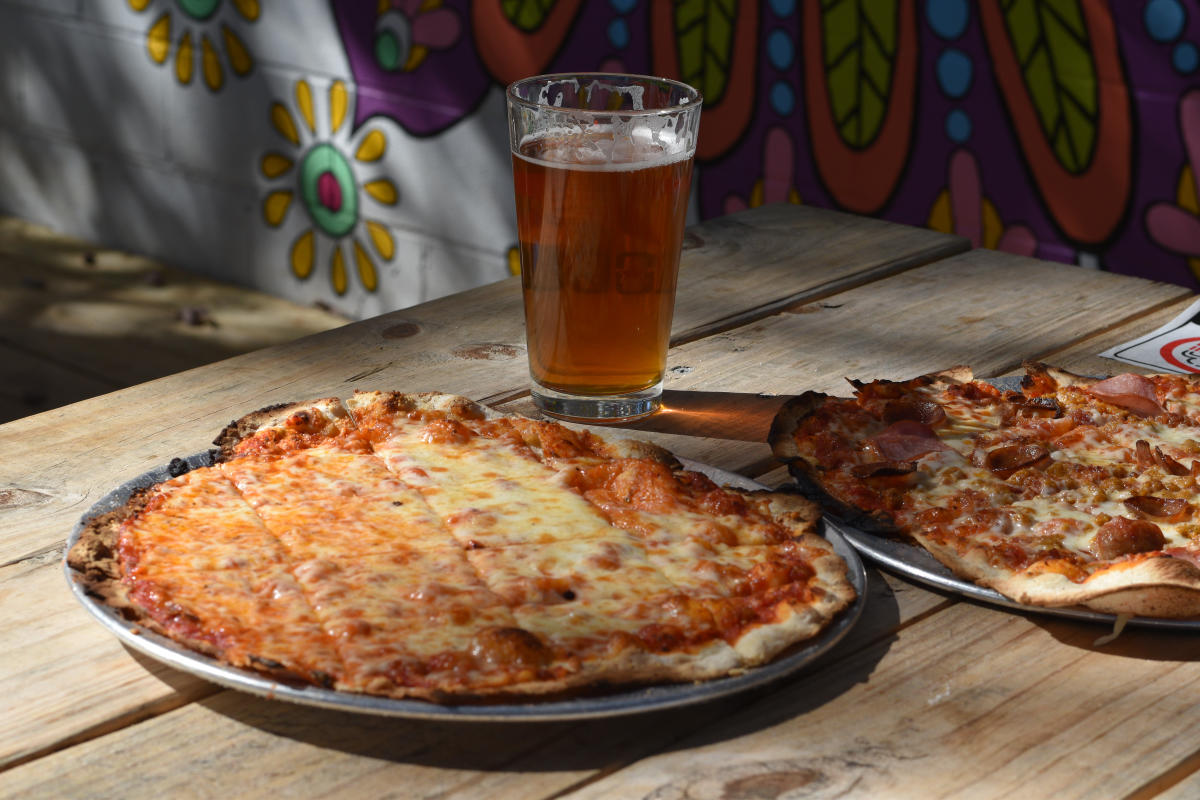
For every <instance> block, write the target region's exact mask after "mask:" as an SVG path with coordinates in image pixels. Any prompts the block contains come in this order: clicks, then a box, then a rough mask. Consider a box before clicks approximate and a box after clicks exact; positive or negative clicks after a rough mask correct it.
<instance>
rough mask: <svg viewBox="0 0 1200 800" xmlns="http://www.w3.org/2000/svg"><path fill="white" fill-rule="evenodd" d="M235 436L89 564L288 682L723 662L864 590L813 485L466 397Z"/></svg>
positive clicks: (305, 407) (652, 678)
mask: <svg viewBox="0 0 1200 800" xmlns="http://www.w3.org/2000/svg"><path fill="white" fill-rule="evenodd" d="M215 444H216V446H217V449H216V451H215V454H214V457H213V463H212V464H211V465H210V466H203V467H199V468H196V469H193V470H190V471H183V470H179V471H180V472H182V474H179V475H177V476H176V477H174V478H172V479H170V480H167V481H165V482H162V483H159V484H156V485H154V486H151V487H148V488H146V489H144V490H141V491H138V492H135V493H134V495H133V496H132V497H131V498H130V500H129V502H127V503H125V504H124V505H123V506H121V507H120V508H118V509H116V510H115V511H112V512H109V513H107V514H103V515H101V516H98V517H96V518H94V519H90V520H88V521H87V522H86V524H85V525H84V526H83V529H82V532H81V534H80V536H79V539H78V541H77V543H76V544H75V545H74V546H73V547H72V549H71V550H70V553H69V555H68V564H69V566H70V567H71V568H72V569H73V570H75V571H76V573H77V574H78V576H79V577H80V579H81V580H82V581H83V582H84V583H85V585H86V586H87V589H88V591H90V592H91V593H92V594H93V595H95V596H96V597H98V598H100V599H102V600H103V602H106V603H108V604H110V605H112V606H115V607H116V608H118V609H120V610H121V612H122V613H123V614H125V615H126V616H127V617H128V618H129V619H131V620H134V621H136V622H138V623H140V624H142V625H144V626H146V627H148V628H150V629H152V630H154V631H156V632H159V633H161V634H164V635H166V636H169V637H170V638H172V639H174V640H175V641H177V642H179V643H181V644H183V645H185V646H187V647H189V648H192V649H194V650H197V651H200V652H203V653H205V654H208V655H211V656H213V657H215V658H218V659H220V660H221V661H223V662H225V663H227V664H229V665H232V666H236V667H242V668H248V669H253V670H258V671H260V672H263V673H266V674H268V675H271V676H274V677H276V678H278V679H280V680H287V681H294V682H297V683H299V684H311V685H316V686H321V687H326V688H331V689H336V690H341V691H346V692H358V693H366V694H373V695H381V696H387V697H405V698H422V699H427V700H433V701H440V702H466V701H471V700H473V699H485V698H494V697H501V696H505V695H507V696H517V697H521V696H527V697H533V696H540V697H548V696H555V695H561V694H563V693H568V694H569V693H572V692H578V691H583V690H588V691H591V690H594V689H595V687H604V686H614V685H630V684H640V683H649V682H662V681H692V680H702V679H709V678H714V677H719V676H724V675H729V674H734V673H737V672H739V671H741V670H743V669H745V668H747V667H751V666H755V665H759V664H763V663H765V662H767V661H769V660H771V659H773V658H774V657H776V656H777V655H778V654H780V653H781V652H783V651H785V650H787V649H788V648H789V647H791V646H792V645H793V644H795V643H797V642H801V641H804V640H807V639H809V638H811V637H813V636H814V635H816V634H817V633H818V632H820V631H821V630H822V629H824V628H825V627H826V626H827V625H828V624H829V623H830V622H831V620H833V618H834V617H835V616H836V615H837V614H838V613H839V612H840V611H841V610H842V609H844V608H845V607H846V606H848V605H849V604H850V603H851V602H852V601H853V599H854V589H853V587H852V585H851V584H850V582H849V581H848V578H847V571H846V564H845V562H844V561H843V560H842V559H841V558H840V557H839V556H838V555H837V554H836V553H835V552H834V551H833V548H832V547H831V546H830V544H829V543H828V542H826V541H825V540H824V539H823V538H821V537H820V536H818V535H817V534H816V533H815V532H814V531H815V525H816V522H817V519H818V512H817V510H816V507H815V506H814V505H813V504H811V503H810V502H809V501H807V500H805V499H804V498H802V497H799V496H796V495H788V494H773V493H770V492H766V491H743V490H737V489H732V488H723V487H720V486H717V485H716V484H714V483H713V482H712V481H711V480H709V479H708V478H706V477H705V476H703V475H701V474H699V473H696V472H691V471H687V470H684V469H682V468H681V466H680V465H679V463H678V462H677V461H676V460H675V459H674V458H673V457H671V456H670V454H668V453H666V452H665V451H663V450H661V449H660V448H657V447H654V446H652V445H649V444H646V443H640V442H635V441H626V440H620V439H609V438H601V437H599V436H596V435H594V434H591V433H588V432H581V431H578V430H573V429H570V428H567V427H565V426H562V425H559V424H557V423H553V422H545V421H536V420H531V419H525V418H521V417H514V416H503V415H500V414H498V413H496V412H494V411H491V410H490V409H487V408H485V407H483V406H480V405H477V404H475V403H473V402H471V401H469V400H467V399H465V398H462V397H457V396H453V395H441V394H418V395H407V394H400V393H395V392H362V393H356V394H354V395H353V396H352V397H349V398H346V399H345V400H341V399H336V398H330V399H321V400H317V401H313V402H308V403H298V404H291V405H286V406H280V407H274V408H270V409H264V410H262V411H258V412H255V413H252V414H249V415H247V416H245V417H243V418H241V419H239V420H237V421H235V422H234V423H231V424H230V425H229V426H228V427H227V428H226V429H225V430H224V431H222V432H221V434H220V435H219V436H218V438H217V440H216V442H215Z"/></svg>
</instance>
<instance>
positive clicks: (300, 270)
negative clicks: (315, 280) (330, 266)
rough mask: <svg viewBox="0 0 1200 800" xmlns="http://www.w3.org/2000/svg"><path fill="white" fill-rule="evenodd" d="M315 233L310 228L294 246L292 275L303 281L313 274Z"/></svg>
mask: <svg viewBox="0 0 1200 800" xmlns="http://www.w3.org/2000/svg"><path fill="white" fill-rule="evenodd" d="M314 255H315V254H314V250H313V232H312V228H309V229H308V230H306V231H305V232H304V233H302V234H301V235H300V238H299V239H297V240H296V242H295V244H293V245H292V273H293V274H294V275H295V276H296V277H297V278H300V279H301V280H303V279H305V278H307V277H308V276H309V275H311V274H312V270H313V263H314Z"/></svg>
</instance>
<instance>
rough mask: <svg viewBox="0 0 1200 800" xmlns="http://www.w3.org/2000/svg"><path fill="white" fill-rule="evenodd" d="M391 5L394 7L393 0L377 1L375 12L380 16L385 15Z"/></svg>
mask: <svg viewBox="0 0 1200 800" xmlns="http://www.w3.org/2000/svg"><path fill="white" fill-rule="evenodd" d="M391 7H392V0H379V2H377V3H376V4H375V13H376V14H378V15H379V16H383V15H384V14H385V13H387V10H388V9H389V8H391Z"/></svg>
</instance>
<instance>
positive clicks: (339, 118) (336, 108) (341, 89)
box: [329, 81, 350, 133]
mask: <svg viewBox="0 0 1200 800" xmlns="http://www.w3.org/2000/svg"><path fill="white" fill-rule="evenodd" d="M349 105H350V101H349V98H348V97H347V96H346V84H345V83H344V82H343V81H334V82H333V85H332V86H330V87H329V132H330V133H336V132H337V129H338V128H340V127H342V122H343V121H344V120H345V119H346V109H347V108H348V107H349Z"/></svg>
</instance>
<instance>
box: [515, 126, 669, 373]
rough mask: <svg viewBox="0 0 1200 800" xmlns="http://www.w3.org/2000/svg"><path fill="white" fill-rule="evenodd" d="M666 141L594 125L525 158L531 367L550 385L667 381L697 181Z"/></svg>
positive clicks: (547, 137)
mask: <svg viewBox="0 0 1200 800" xmlns="http://www.w3.org/2000/svg"><path fill="white" fill-rule="evenodd" d="M596 128H598V130H595V129H596ZM666 133H667V134H668V135H665V136H664V135H661V134H660V135H659V136H655V137H651V136H650V135H648V134H647V135H644V136H634V137H626V138H614V136H613V133H612V131H611V129H607V128H606V127H605V126H593V129H591V130H589V132H588V133H586V134H578V135H567V134H556V133H548V134H543V135H541V136H539V137H536V138H532V139H530V140H528V141H524V142H521V143H520V145H519V147H518V148H517V151H516V152H514V153H513V180H514V186H515V194H516V205H517V231H518V238H519V243H520V249H521V286H522V290H523V293H524V300H525V323H526V338H527V345H528V348H529V367H530V373H531V375H532V377H533V379H534V381H535V382H536V383H537V384H539V385H540V386H542V387H545V388H548V389H552V390H555V391H558V392H564V393H569V394H574V395H622V394H627V393H631V392H637V391H640V390H643V389H648V388H650V387H655V386H657V385H658V384H659V383H660V382H661V381H662V378H663V371H664V369H665V367H666V353H667V345H668V342H669V339H670V335H671V316H672V311H673V308H674V302H675V280H676V275H677V273H678V268H679V252H680V247H681V245H682V240H683V228H684V220H685V217H686V215H687V201H688V189H689V186H690V183H691V174H692V160H691V153H690V151H689V150H687V149H686V148H684V147H682V146H673V142H672V140H671V138H670V136H669V132H666Z"/></svg>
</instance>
